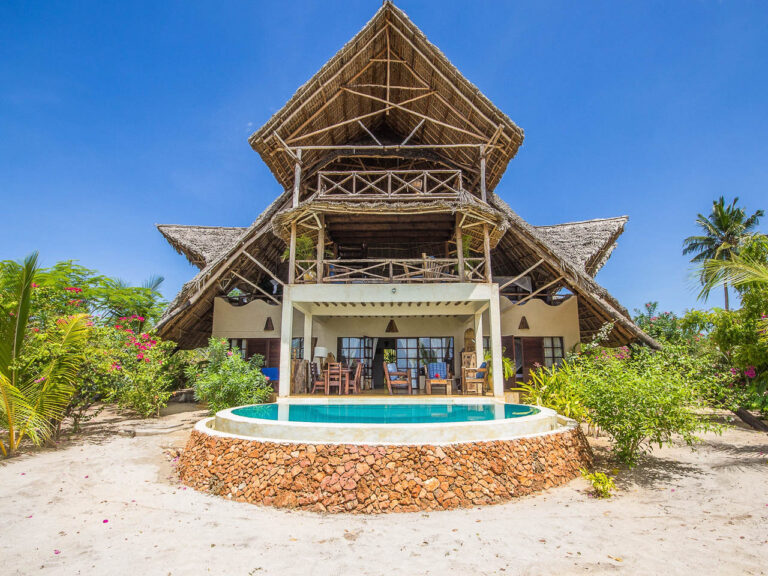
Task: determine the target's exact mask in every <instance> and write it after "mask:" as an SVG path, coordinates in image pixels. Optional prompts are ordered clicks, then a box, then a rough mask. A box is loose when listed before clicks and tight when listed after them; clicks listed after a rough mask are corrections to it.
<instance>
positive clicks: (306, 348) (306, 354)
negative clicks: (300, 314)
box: [304, 312, 312, 362]
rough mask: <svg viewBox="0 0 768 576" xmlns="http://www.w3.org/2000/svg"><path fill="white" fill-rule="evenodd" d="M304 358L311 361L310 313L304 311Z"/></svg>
mask: <svg viewBox="0 0 768 576" xmlns="http://www.w3.org/2000/svg"><path fill="white" fill-rule="evenodd" d="M304 360H309V361H310V362H312V314H309V313H307V312H304Z"/></svg>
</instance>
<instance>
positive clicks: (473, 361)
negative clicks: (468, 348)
mask: <svg viewBox="0 0 768 576" xmlns="http://www.w3.org/2000/svg"><path fill="white" fill-rule="evenodd" d="M465 368H472V369H474V370H475V372H477V354H475V353H474V352H462V353H461V391H462V392H466V391H467V383H466V382H465V381H464V374H465V373H466V370H465Z"/></svg>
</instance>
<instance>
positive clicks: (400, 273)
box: [294, 257, 488, 284]
mask: <svg viewBox="0 0 768 576" xmlns="http://www.w3.org/2000/svg"><path fill="white" fill-rule="evenodd" d="M320 267H321V274H319V275H318V273H317V270H318V263H317V261H316V260H296V262H295V276H294V282H295V283H296V284H430V283H442V282H487V281H488V280H487V277H486V260H485V258H462V259H461V261H460V260H459V259H458V258H427V257H425V258H406V259H391V258H389V259H372V258H363V259H359V260H349V259H344V260H342V259H336V260H324V261H322V262H321V264H320ZM462 267H463V272H462Z"/></svg>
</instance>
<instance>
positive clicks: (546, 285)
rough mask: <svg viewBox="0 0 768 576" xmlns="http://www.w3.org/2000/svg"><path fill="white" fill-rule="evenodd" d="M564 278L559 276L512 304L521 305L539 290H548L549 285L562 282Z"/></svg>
mask: <svg viewBox="0 0 768 576" xmlns="http://www.w3.org/2000/svg"><path fill="white" fill-rule="evenodd" d="M563 278H564V276H558V277H557V278H555V279H554V280H552V282H550V283H549V284H545V285H544V286H542V287H541V288H539V289H538V290H536V291H535V292H531V293H530V294H528V296H526V297H525V298H523V299H521V300H518V301H517V302H515V303H514V304H512V305H513V306H519V305H520V304H524V303H525V302H528V300H530V299H531V298H533V297H534V296H536V295H537V294H538V293H539V292H542V291H544V290H546V289H547V288H549V287H550V286H552V285H553V284H557V283H558V282H560V280H562V279H563Z"/></svg>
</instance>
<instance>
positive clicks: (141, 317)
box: [136, 316, 144, 322]
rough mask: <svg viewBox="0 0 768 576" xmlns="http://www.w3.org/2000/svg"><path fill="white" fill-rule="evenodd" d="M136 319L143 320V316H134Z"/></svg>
mask: <svg viewBox="0 0 768 576" xmlns="http://www.w3.org/2000/svg"><path fill="white" fill-rule="evenodd" d="M136 320H138V321H139V322H144V316H136Z"/></svg>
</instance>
